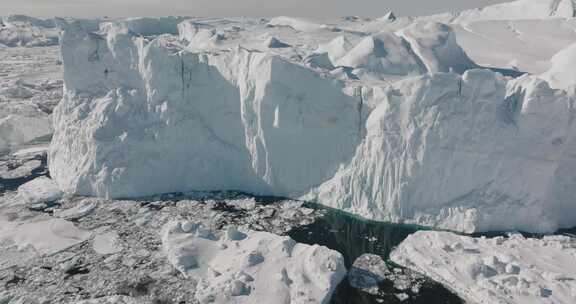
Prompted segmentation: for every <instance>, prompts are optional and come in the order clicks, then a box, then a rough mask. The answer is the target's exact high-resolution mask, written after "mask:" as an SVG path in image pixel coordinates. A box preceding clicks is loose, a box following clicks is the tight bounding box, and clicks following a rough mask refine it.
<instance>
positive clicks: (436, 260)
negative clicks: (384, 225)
mask: <svg viewBox="0 0 576 304" xmlns="http://www.w3.org/2000/svg"><path fill="white" fill-rule="evenodd" d="M390 257H391V259H392V261H394V262H395V263H398V264H400V265H402V266H405V267H408V268H411V269H412V270H415V271H418V272H421V273H423V274H425V275H427V276H429V277H430V278H432V279H434V280H436V281H438V282H441V283H443V284H444V285H445V286H447V287H449V288H451V289H452V290H453V291H455V292H456V293H457V294H458V295H459V296H460V297H462V298H463V299H464V300H465V301H467V302H468V303H491V304H548V303H550V304H551V303H554V304H571V303H575V302H576V239H574V238H571V237H568V236H545V237H544V238H542V239H536V238H524V237H522V236H521V235H519V234H514V235H511V236H510V237H497V238H492V239H488V238H472V237H467V236H460V235H456V234H454V233H450V232H437V231H419V232H416V233H414V234H412V235H410V236H408V238H407V239H406V240H404V242H402V243H401V244H400V245H399V246H398V247H397V248H396V249H395V250H394V251H393V252H392V254H391V256H390Z"/></svg>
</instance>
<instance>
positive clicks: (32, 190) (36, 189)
mask: <svg viewBox="0 0 576 304" xmlns="http://www.w3.org/2000/svg"><path fill="white" fill-rule="evenodd" d="M61 197H62V191H60V189H59V188H58V185H57V184H56V183H55V182H54V181H53V180H52V179H50V178H48V177H45V176H41V177H38V178H35V179H33V180H31V181H29V182H27V183H26V184H24V185H22V186H20V187H18V198H19V199H21V200H22V201H23V202H24V203H26V204H36V203H45V202H51V201H55V200H58V199H60V198H61Z"/></svg>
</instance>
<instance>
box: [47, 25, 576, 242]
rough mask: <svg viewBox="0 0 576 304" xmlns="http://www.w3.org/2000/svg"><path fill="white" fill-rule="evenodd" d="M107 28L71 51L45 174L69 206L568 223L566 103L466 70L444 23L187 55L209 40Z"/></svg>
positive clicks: (195, 29) (570, 133) (572, 216)
mask: <svg viewBox="0 0 576 304" xmlns="http://www.w3.org/2000/svg"><path fill="white" fill-rule="evenodd" d="M281 20H283V22H276V23H277V24H280V23H282V24H288V23H290V22H287V21H286V19H281ZM276 21H278V20H276ZM284 21H285V22H284ZM288 21H291V22H292V21H293V20H291V19H290V20H288ZM227 26H230V25H229V24H227ZM252 26H255V27H256V29H253V30H255V31H258V30H260V29H261V28H258V26H260V27H265V26H266V25H264V24H262V25H258V24H256V25H252ZM291 26H292V27H293V26H294V24H292V25H291ZM299 26H300V25H299ZM104 29H105V31H103V32H100V33H93V32H87V31H85V30H84V29H83V28H82V27H80V26H77V25H70V26H69V27H68V28H67V29H66V31H65V32H64V34H63V36H62V37H63V43H62V56H63V61H64V81H65V93H64V98H63V100H62V102H61V103H60V104H59V106H58V107H57V109H56V110H55V112H54V122H55V130H56V132H55V134H54V137H53V142H52V144H51V148H50V152H49V159H50V164H49V166H50V171H51V174H52V176H53V178H54V180H55V181H56V182H57V183H58V185H59V187H60V188H61V189H62V190H64V191H65V192H68V193H75V194H81V195H97V196H106V197H134V196H143V195H148V194H154V193H162V192H172V191H186V190H221V189H236V190H243V191H249V192H255V193H261V194H271V195H280V196H289V197H303V198H306V199H310V200H315V201H318V202H320V203H322V204H326V205H330V206H333V207H336V208H340V209H343V210H346V211H350V212H353V213H356V214H360V215H362V216H365V217H368V218H372V219H377V220H387V221H394V222H409V223H417V224H422V225H430V226H437V227H443V228H449V229H455V230H461V231H468V232H471V231H483V230H508V229H522V230H527V231H552V230H555V229H556V228H558V227H565V226H573V225H574V224H576V212H571V211H575V209H576V205H575V204H574V199H575V198H576V197H575V196H576V194H575V193H573V191H570V189H573V188H574V187H575V186H576V185H575V183H576V180H575V179H574V178H573V174H572V172H573V169H574V166H575V165H576V160H575V157H576V155H574V154H573V153H571V151H573V150H574V148H575V145H576V142H575V138H574V137H575V136H576V132H574V124H573V100H572V99H571V98H570V97H569V96H567V95H566V94H565V93H564V92H563V91H558V90H553V89H551V88H549V86H548V84H547V83H546V82H545V81H542V80H538V79H537V78H535V77H531V76H524V77H521V78H518V79H515V80H510V79H508V78H504V77H503V76H501V75H500V74H497V73H494V72H491V71H488V70H478V69H474V68H475V67H477V65H476V64H475V63H474V62H472V61H471V60H470V59H469V58H468V56H467V55H466V53H465V52H464V51H463V50H462V49H461V48H460V47H459V46H458V43H457V41H456V39H455V38H454V33H453V32H452V30H451V28H450V27H448V26H446V25H443V24H438V23H418V24H416V25H413V26H412V27H410V28H407V29H405V30H403V31H400V32H399V33H398V34H397V35H396V34H394V33H380V34H378V35H372V36H364V37H362V38H361V39H360V38H358V37H357V36H353V37H355V39H356V41H355V42H356V43H353V42H348V39H346V38H345V37H342V38H339V37H338V38H336V37H337V36H336V37H335V38H336V40H333V41H332V42H329V43H324V44H320V47H308V46H298V45H295V44H294V43H293V41H294V40H291V38H292V37H293V36H292V35H293V33H294V32H293V31H292V30H290V29H288V30H284V31H283V30H277V31H276V32H274V35H275V37H277V39H278V40H280V41H286V46H285V47H284V48H264V49H263V50H250V49H248V48H245V47H240V46H238V45H233V44H230V45H229V47H228V48H225V46H226V45H227V44H224V45H223V47H222V48H219V49H207V50H205V51H197V52H191V51H190V48H191V46H190V45H189V44H190V43H191V42H192V44H193V42H194V41H195V39H196V37H197V36H198V35H199V34H201V35H205V34H202V32H204V31H208V32H207V33H209V34H210V35H212V34H214V33H217V29H214V28H211V27H210V26H206V25H199V24H193V23H188V24H187V25H186V24H185V23H183V24H181V25H180V26H179V29H180V39H178V37H176V36H174V35H160V36H157V37H146V38H145V37H141V35H138V34H135V33H134V32H133V31H132V30H130V29H128V28H127V27H126V26H123V25H122V24H120V23H115V24H114V25H113V26H108V27H106V28H104ZM302 30H304V29H302ZM307 30H308V29H307ZM283 33H286V34H283ZM326 34H327V32H322V31H320V33H315V31H312V33H309V35H318V36H319V37H320V36H324V35H326ZM238 35H240V34H238ZM245 35H250V32H248V31H247V34H245ZM276 35H278V36H276ZM283 35H284V36H283ZM267 37H270V36H267ZM313 37H316V36H313ZM349 37H352V36H349ZM250 38H251V39H254V38H253V37H250ZM201 40H202V41H205V39H201ZM223 41H224V40H223ZM306 41H308V40H306ZM265 42H266V41H261V42H259V45H262V44H265ZM223 43H224V42H223ZM225 43H230V42H225ZM183 45H185V46H184V47H183ZM278 50H285V51H283V52H284V53H279V52H278ZM307 51H308V52H309V53H306V52H307ZM298 52H301V53H304V55H306V54H309V55H310V56H301V55H300V54H298ZM282 54H288V55H285V56H283V55H282ZM320 56H323V57H320ZM327 61H331V62H332V63H336V64H329V63H330V62H327ZM338 64H340V65H343V66H340V67H335V66H336V65H338ZM309 66H314V67H316V68H310V67H309ZM317 68H318V69H317ZM362 69H364V70H369V71H371V73H372V75H375V76H378V77H380V78H381V79H379V80H377V81H372V80H370V81H365V80H364V78H362V75H361V74H358V75H356V74H354V73H357V72H358V71H361V70H362ZM339 71H346V73H348V74H347V75H349V77H347V78H343V79H335V78H334V77H335V76H332V75H337V74H338V73H340V72H339ZM452 72H456V73H452ZM459 74H461V75H459ZM386 75H388V76H386ZM399 76H400V79H402V80H400V81H397V80H398V79H399V78H398V77H399ZM378 77H377V78H378Z"/></svg>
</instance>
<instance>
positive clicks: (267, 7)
mask: <svg viewBox="0 0 576 304" xmlns="http://www.w3.org/2000/svg"><path fill="white" fill-rule="evenodd" d="M506 1H509V0H0V15H8V14H27V15H33V16H42V17H52V16H72V17H93V16H110V17H117V16H158V15H181V16H277V15H290V16H308V17H311V16H317V17H334V16H350V15H359V16H368V17H370V16H381V15H384V14H385V13H386V12H387V11H388V10H389V9H391V10H393V11H394V12H395V13H396V14H397V15H404V16H405V15H424V14H432V13H438V12H444V11H450V10H461V9H465V8H473V7H482V6H486V5H489V4H494V3H499V2H506Z"/></svg>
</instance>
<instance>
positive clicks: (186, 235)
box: [162, 221, 346, 304]
mask: <svg viewBox="0 0 576 304" xmlns="http://www.w3.org/2000/svg"><path fill="white" fill-rule="evenodd" d="M162 246H163V249H164V251H165V253H166V255H167V258H168V260H169V262H170V263H171V264H172V265H173V266H174V267H175V268H176V269H177V270H179V271H180V272H182V273H183V274H184V275H185V276H190V277H192V278H194V279H196V280H198V285H197V287H196V293H195V296H196V299H197V300H198V301H199V302H200V303H295V304H296V303H328V301H329V300H330V296H331V294H332V292H333V291H334V289H335V288H336V286H337V285H338V283H340V281H341V280H342V279H343V278H344V276H345V275H346V268H345V266H344V258H343V257H342V255H341V254H340V253H338V252H336V251H334V250H331V249H328V248H326V247H323V246H318V245H305V244H300V243H296V241H294V240H292V239H291V238H289V237H286V236H284V237H283V236H278V235H275V234H272V233H268V232H255V231H244V232H241V231H238V230H237V229H236V228H235V227H228V228H227V229H226V230H210V229H209V228H206V227H204V226H202V225H200V224H197V223H191V222H186V221H183V222H177V221H175V222H170V223H168V224H166V225H165V226H164V227H163V229H162Z"/></svg>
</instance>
